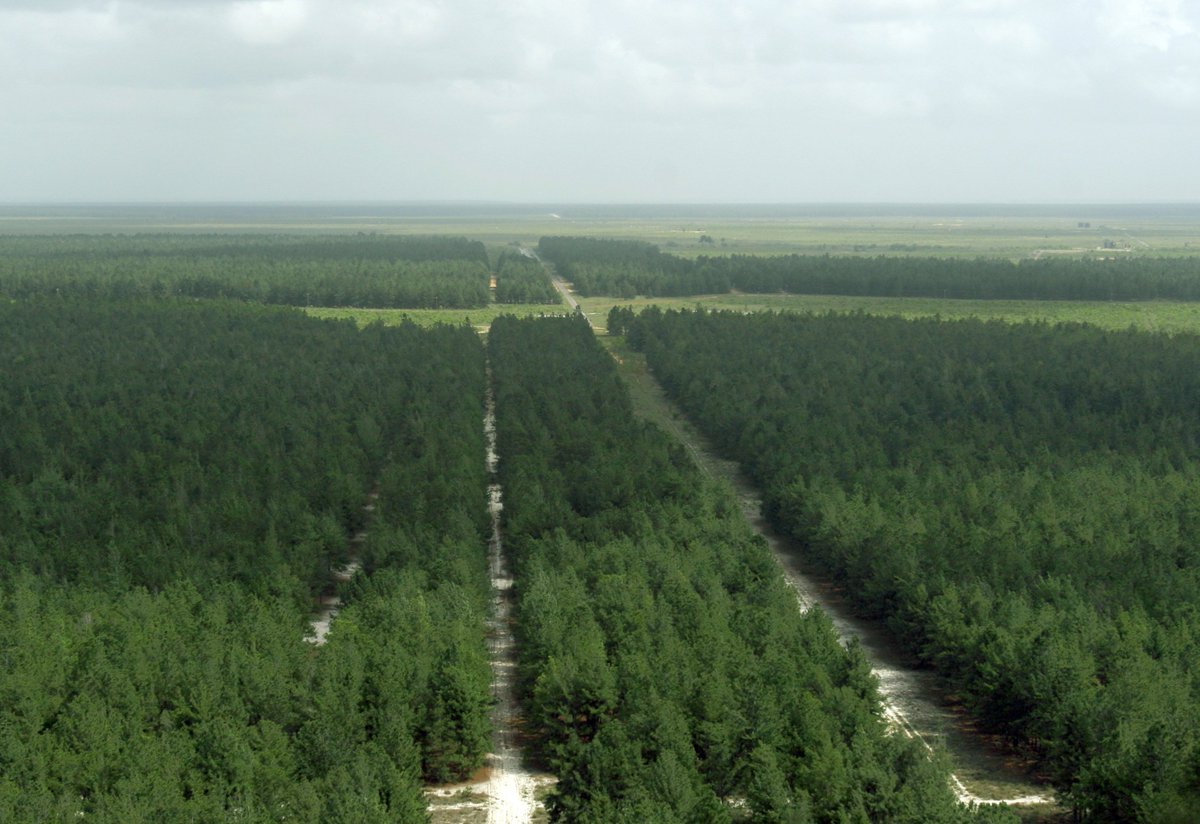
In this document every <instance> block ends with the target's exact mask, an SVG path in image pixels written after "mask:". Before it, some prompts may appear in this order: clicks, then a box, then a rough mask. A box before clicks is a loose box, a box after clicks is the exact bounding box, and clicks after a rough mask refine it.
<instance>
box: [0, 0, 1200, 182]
mask: <svg viewBox="0 0 1200 824" xmlns="http://www.w3.org/2000/svg"><path fill="white" fill-rule="evenodd" d="M331 199H332V200H429V199H438V200H462V199H472V200H473V199H483V200H508V201H520V202H545V201H568V202H863V201H867V202H871V201H890V202H964V201H966V202H1150V201H1200V0H958V2H951V0H791V2H783V0H708V2H679V1H678V0H677V1H676V2H667V1H665V0H609V1H608V2H599V0H594V1H591V2H589V0H449V1H448V2H434V1H427V0H0V201H9V202H13V201H95V200H118V201H129V200H134V201H140V200H153V201H162V200H166V201H192V200H201V201H211V200H248V201H260V200H269V201H280V200H331Z"/></svg>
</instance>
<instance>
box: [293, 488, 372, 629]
mask: <svg viewBox="0 0 1200 824" xmlns="http://www.w3.org/2000/svg"><path fill="white" fill-rule="evenodd" d="M377 500H379V493H378V492H372V493H371V494H370V495H368V496H367V502H366V503H365V504H364V505H363V512H365V513H367V516H368V517H370V515H371V513H372V512H374V511H375V502H376V501H377ZM366 540H367V533H366V530H361V531H359V532H357V533H355V535H354V537H353V538H351V539H350V545H349V547H348V550H347V553H346V555H347V560H346V563H345V564H344V565H343V566H340V567H334V568H333V569H332V570H331V571H330V573H329V581H328V582H326V584H325V588H324V589H322V590H321V594H320V595H318V596H317V608H316V610H315V611H314V612H313V616H312V620H311V621H309V626H310V627H311V628H312V634H311V635H306V636H305V640H306V641H308V642H309V643H311V644H315V645H316V646H318V647H319V646H321V645H322V644H324V643H325V639H326V637H327V636H328V635H329V627H330V626H331V625H332V624H333V619H334V617H335V616H336V615H337V614H338V610H339V609H341V607H342V599H341V598H340V597H339V596H338V593H337V589H338V584H343V583H345V582H346V581H349V580H350V579H351V578H353V577H354V576H355V575H357V574H358V572H359V570H361V569H362V561H361V556H362V548H363V544H365V543H366Z"/></svg>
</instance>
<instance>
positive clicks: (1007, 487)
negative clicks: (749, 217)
mask: <svg viewBox="0 0 1200 824" xmlns="http://www.w3.org/2000/svg"><path fill="white" fill-rule="evenodd" d="M614 319H615V320H616V321H617V324H616V326H617V327H618V328H621V329H623V330H627V332H628V335H629V339H630V341H631V342H633V343H634V344H635V345H636V346H638V347H640V348H642V349H643V350H644V351H645V352H646V353H647V357H648V359H649V362H650V364H651V367H652V368H653V369H654V370H655V373H656V374H657V375H658V376H659V378H660V379H661V381H662V382H663V384H664V385H665V386H666V387H667V389H668V391H669V392H670V394H672V395H673V396H674V397H675V398H676V399H677V400H678V402H679V403H680V404H681V405H682V406H683V407H684V409H685V410H686V411H687V412H688V414H689V415H690V416H692V417H693V418H694V419H695V420H696V421H697V422H698V423H699V424H700V425H701V426H702V427H703V428H704V429H705V430H706V431H707V433H708V434H709V435H710V436H711V437H712V438H713V439H714V441H716V442H717V443H718V444H719V445H720V446H721V448H722V449H724V450H725V451H727V452H728V453H729V454H730V455H731V456H734V457H736V458H737V459H738V460H740V461H741V462H742V463H743V465H744V466H745V467H747V469H748V470H749V471H750V472H751V473H752V474H753V476H754V477H755V478H756V479H757V481H758V483H759V484H760V485H761V486H762V488H763V489H764V492H765V494H766V506H767V509H768V514H769V515H770V516H771V517H772V518H773V519H774V520H775V521H776V522H777V523H778V524H779V525H780V526H781V527H782V528H784V529H786V530H788V531H790V532H791V533H793V534H794V535H795V536H796V537H797V538H799V539H800V540H801V541H803V542H804V544H805V545H806V546H807V548H808V550H809V552H810V554H811V555H812V557H813V558H814V559H818V560H819V561H820V562H821V563H823V564H824V565H825V566H826V567H827V568H828V569H829V571H830V572H831V573H832V574H833V575H835V576H837V577H838V578H839V579H841V580H842V581H843V582H844V583H845V584H846V591H847V592H848V593H851V594H852V595H853V597H855V598H856V600H857V601H858V605H859V607H860V608H861V609H862V610H863V611H864V612H866V613H869V614H872V615H875V616H878V617H882V618H885V619H886V620H887V621H888V622H889V624H890V625H891V626H892V628H893V629H894V630H895V631H896V633H897V634H898V636H899V637H900V638H901V639H902V640H903V641H904V642H905V643H907V644H908V645H909V647H910V648H911V649H912V650H913V652H915V653H916V654H918V655H919V656H920V657H921V658H923V659H924V660H925V661H927V662H928V663H929V664H930V665H932V666H935V667H937V668H938V669H939V670H940V671H941V672H942V673H943V674H944V675H945V677H946V678H947V680H948V681H949V683H950V685H951V687H952V688H953V689H954V690H955V691H956V692H958V693H959V694H961V695H962V696H963V698H964V700H965V701H966V703H967V705H968V707H969V708H970V709H971V710H972V711H973V712H974V713H975V714H976V715H977V716H978V717H979V718H980V719H981V720H982V721H983V722H984V723H985V724H986V725H987V726H988V727H990V728H992V729H994V730H996V731H999V732H1001V733H1003V734H1005V735H1006V736H1007V737H1008V738H1009V739H1010V740H1011V741H1013V742H1014V743H1015V744H1017V745H1018V746H1021V747H1025V748H1027V749H1028V750H1029V752H1030V753H1031V754H1032V755H1034V756H1035V757H1036V758H1038V759H1039V760H1040V762H1041V766H1042V769H1043V770H1045V771H1046V772H1047V773H1048V774H1049V775H1050V776H1051V777H1052V779H1053V781H1054V783H1055V785H1056V786H1057V788H1058V789H1059V791H1060V793H1061V794H1062V797H1063V798H1064V799H1065V800H1067V801H1068V802H1069V803H1071V804H1072V805H1073V806H1074V807H1075V808H1076V810H1077V811H1078V812H1080V813H1081V814H1083V815H1084V816H1086V817H1088V818H1090V819H1095V820H1145V821H1153V820H1159V819H1160V818H1163V819H1167V818H1169V816H1170V815H1175V814H1177V812H1178V811H1179V810H1183V809H1188V808H1190V809H1192V810H1193V811H1195V810H1196V809H1200V773H1198V772H1197V765H1198V764H1200V701H1198V698H1200V669H1198V668H1197V667H1196V666H1195V662H1196V661H1197V660H1200V620H1198V616H1200V555H1198V554H1197V551H1196V548H1197V546H1200V508H1198V506H1197V501H1198V498H1197V495H1196V492H1197V489H1200V434H1198V433H1200V370H1198V369H1197V364H1200V339H1197V338H1195V337H1191V336H1178V337H1175V338H1166V337H1164V336H1158V335H1152V334H1147V333H1136V332H1132V331H1131V332H1126V333H1112V332H1104V331H1101V330H1098V329H1093V328H1089V327H1083V326H1059V327H1050V326H1045V325H1022V326H1010V325H1005V324H998V323H982V322H978V321H969V322H956V323H944V322H939V321H936V320H927V321H916V322H910V321H903V320H899V319H888V318H870V317H866V316H861V315H859V316H826V317H808V316H784V315H756V316H752V317H744V316H741V315H733V314H728V313H715V314H702V313H694V314H693V313H674V312H669V313H662V312H659V311H657V310H652V311H648V312H646V313H644V314H642V315H641V316H639V317H638V318H636V319H635V318H633V317H632V316H630V315H628V314H625V313H618V314H616V315H614ZM768 790H769V787H768V788H767V789H764V794H765V795H766V796H768V797H770V796H771V793H770V792H769V791H768Z"/></svg>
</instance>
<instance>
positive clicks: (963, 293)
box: [538, 237, 1200, 301]
mask: <svg viewBox="0 0 1200 824" xmlns="http://www.w3.org/2000/svg"><path fill="white" fill-rule="evenodd" d="M538 248H539V250H540V252H541V253H542V254H543V255H544V256H545V257H546V259H547V260H549V261H551V262H553V263H554V265H555V266H556V267H557V269H558V272H559V274H560V275H561V276H562V277H563V278H564V279H565V280H568V281H570V282H571V283H572V284H573V285H574V287H575V289H576V290H577V291H578V292H579V293H580V294H582V295H609V296H613V297H621V298H632V297H635V296H638V295H643V296H647V297H681V296H687V295H702V294H723V293H725V292H729V291H731V290H737V291H741V292H748V293H762V294H769V293H776V292H786V293H790V294H809V295H863V296H867V295H870V296H881V297H928V298H963V299H979V300H990V299H1008V300H1189V301H1190V300H1200V258H1194V257H1186V258H1156V257H1140V256H1139V257H1116V256H1115V254H1116V253H1114V255H1113V256H1110V257H1108V258H1106V259H1101V258H1096V257H1086V258H1072V257H1066V256H1048V257H1044V258H1041V259H1038V260H1022V261H1020V262H1018V263H1013V262H1012V261H1009V260H1001V259H985V258H975V259H965V258H932V257H930V258H919V257H854V256H830V255H781V256H765V255H764V256H756V255H731V256H727V257H724V256H723V257H707V256H702V257H699V258H696V259H694V260H691V259H686V258H680V257H675V256H673V255H669V254H664V253H663V252H661V251H660V250H659V249H658V248H657V247H656V246H654V245H652V244H649V243H644V242H641V241H624V240H607V239H604V240H600V239H595V238H575V237H544V238H542V239H541V241H540V243H539V246H538Z"/></svg>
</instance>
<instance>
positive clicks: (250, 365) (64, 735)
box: [0, 300, 490, 822]
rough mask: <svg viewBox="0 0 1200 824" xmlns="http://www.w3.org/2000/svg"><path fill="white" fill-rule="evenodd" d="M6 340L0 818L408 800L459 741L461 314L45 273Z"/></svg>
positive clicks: (467, 401) (474, 716)
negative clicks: (423, 319) (330, 618)
mask: <svg viewBox="0 0 1200 824" xmlns="http://www.w3.org/2000/svg"><path fill="white" fill-rule="evenodd" d="M0 362H3V363H4V364H5V381H4V382H3V383H0V416H2V417H3V419H4V420H5V422H6V425H5V426H4V427H3V428H0V524H2V525H3V528H2V529H0V563H2V564H3V579H2V582H0V617H2V618H3V623H4V625H5V627H6V632H5V633H4V634H2V635H0V820H4V821H10V820H11V821H41V820H68V819H69V820H74V819H75V818H76V816H77V814H78V813H83V814H84V815H86V817H87V820H99V821H113V822H116V821H121V822H125V821H187V820H203V821H209V820H230V819H235V820H247V821H276V820H289V821H312V822H316V821H333V820H336V821H422V820H424V818H425V802H424V799H423V795H422V791H421V786H420V781H421V780H422V778H423V777H430V778H443V777H460V776H462V775H463V774H465V773H468V772H470V771H471V770H473V769H474V768H475V767H477V766H478V765H479V763H481V760H482V757H483V755H484V753H485V752H486V750H487V743H488V738H489V729H488V714H489V708H490V697H489V691H488V682H489V676H490V670H489V667H488V663H487V657H486V651H485V644H484V637H483V618H484V616H485V614H486V611H487V608H488V584H487V579H486V574H485V570H486V563H485V558H484V545H485V542H484V529H485V527H486V513H485V511H484V500H485V473H484V467H483V434H482V431H481V413H482V399H483V389H484V369H483V350H482V347H481V345H480V343H479V340H478V338H477V336H476V335H475V334H474V333H473V332H472V331H471V330H470V329H468V328H465V327H463V328H450V327H438V328H435V329H432V330H422V329H418V328H417V327H415V326H413V325H412V324H404V325H402V326H399V327H392V328H384V327H382V326H373V327H368V328H367V329H364V330H359V329H357V328H356V327H355V325H354V324H352V323H346V322H343V323H334V322H323V321H315V320H313V319H311V318H307V317H305V316H304V315H302V314H299V313H295V312H291V311H284V310H274V309H265V308H262V307H258V308H255V307H248V306H244V305H235V304H220V303H206V304H195V305H185V304H178V303H169V302H162V303H145V304H130V303H127V304H108V303H104V302H100V303H96V304H87V305H83V304H78V303H75V302H72V301H62V300H54V301H44V302H32V303H27V304H3V305H0ZM373 489H374V490H375V491H377V492H378V493H379V498H378V501H377V511H376V512H375V513H374V514H373V515H370V516H368V515H367V514H366V513H364V511H363V504H364V503H366V501H367V500H368V493H369V492H371V491H372V490H373ZM368 517H369V518H370V523H369V524H368V523H367V521H368ZM368 526H369V529H370V531H371V534H370V536H369V538H368V540H367V542H366V544H365V545H364V546H363V548H362V559H361V560H362V562H363V564H364V567H365V571H366V573H367V574H366V575H360V576H358V577H356V578H355V579H354V581H353V583H352V584H350V585H348V586H347V587H346V588H347V590H348V591H347V592H346V593H344V595H345V598H346V600H347V601H348V603H347V605H346V606H345V607H344V608H343V610H342V612H341V613H340V614H339V617H338V619H337V620H336V621H335V622H334V625H333V630H332V632H331V633H330V635H329V640H328V643H327V644H325V645H324V646H321V647H319V648H318V647H313V646H312V645H311V644H308V643H306V642H305V641H304V632H305V629H306V626H307V623H308V619H309V613H310V610H311V608H312V606H311V604H312V602H311V598H310V595H311V594H312V593H313V592H314V591H316V590H319V589H320V588H322V587H323V586H324V585H325V584H326V583H327V581H328V579H329V570H330V568H331V567H333V566H335V565H338V564H340V563H342V562H343V561H344V560H345V557H346V553H347V551H348V549H347V548H348V539H349V537H350V535H352V534H353V533H354V532H356V531H357V530H360V529H363V528H364V527H368Z"/></svg>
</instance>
